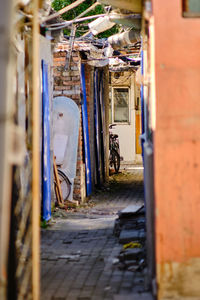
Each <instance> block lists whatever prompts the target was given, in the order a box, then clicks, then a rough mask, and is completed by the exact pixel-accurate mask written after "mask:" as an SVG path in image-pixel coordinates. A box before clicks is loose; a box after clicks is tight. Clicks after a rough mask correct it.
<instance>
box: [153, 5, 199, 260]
mask: <svg viewBox="0 0 200 300" xmlns="http://www.w3.org/2000/svg"><path fill="white" fill-rule="evenodd" d="M181 2H182V1H181V0H167V1H162V0H153V14H154V22H155V23H154V24H155V32H154V33H155V84H156V129H155V134H154V155H155V156H154V158H155V202H156V260H157V263H159V264H160V263H161V264H162V263H166V262H180V263H182V262H185V261H187V260H188V259H189V258H191V257H200V18H195V19H194V18H193V19H192V18H187V19H186V18H183V17H182V8H181Z"/></svg>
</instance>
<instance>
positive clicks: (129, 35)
mask: <svg viewBox="0 0 200 300" xmlns="http://www.w3.org/2000/svg"><path fill="white" fill-rule="evenodd" d="M139 38H140V31H139V30H138V31H135V30H130V31H125V32H123V33H118V34H115V35H112V36H110V37H109V38H108V43H109V44H110V45H111V46H112V47H113V48H114V49H119V48H122V47H124V46H127V45H130V44H133V43H136V42H137V41H138V40H139Z"/></svg>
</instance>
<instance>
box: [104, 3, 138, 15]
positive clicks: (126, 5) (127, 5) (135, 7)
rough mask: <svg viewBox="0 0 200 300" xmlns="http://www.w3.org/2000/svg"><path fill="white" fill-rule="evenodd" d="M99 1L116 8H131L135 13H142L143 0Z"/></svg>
mask: <svg viewBox="0 0 200 300" xmlns="http://www.w3.org/2000/svg"><path fill="white" fill-rule="evenodd" d="M99 2H100V3H102V4H106V5H111V6H113V7H116V8H120V9H125V10H130V11H132V12H134V13H142V0H124V1H121V0H99Z"/></svg>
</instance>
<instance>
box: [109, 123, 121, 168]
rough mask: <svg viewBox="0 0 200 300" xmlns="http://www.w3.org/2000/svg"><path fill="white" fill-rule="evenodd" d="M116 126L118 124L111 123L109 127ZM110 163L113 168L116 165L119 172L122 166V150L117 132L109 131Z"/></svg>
mask: <svg viewBox="0 0 200 300" xmlns="http://www.w3.org/2000/svg"><path fill="white" fill-rule="evenodd" d="M114 126H116V124H111V125H109V129H112V127H114ZM109 150H110V155H109V165H110V167H111V168H112V166H114V170H115V173H118V172H119V168H120V150H119V139H118V135H117V134H113V133H111V132H109Z"/></svg>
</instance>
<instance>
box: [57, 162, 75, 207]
mask: <svg viewBox="0 0 200 300" xmlns="http://www.w3.org/2000/svg"><path fill="white" fill-rule="evenodd" d="M53 165H54V190H55V194H56V202H57V204H58V205H60V206H63V205H64V202H65V201H66V200H67V199H68V197H69V195H70V193H71V182H70V180H69V178H68V177H67V176H66V174H65V173H64V172H63V171H61V170H60V169H59V166H57V165H56V162H55V158H54V164H53Z"/></svg>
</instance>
